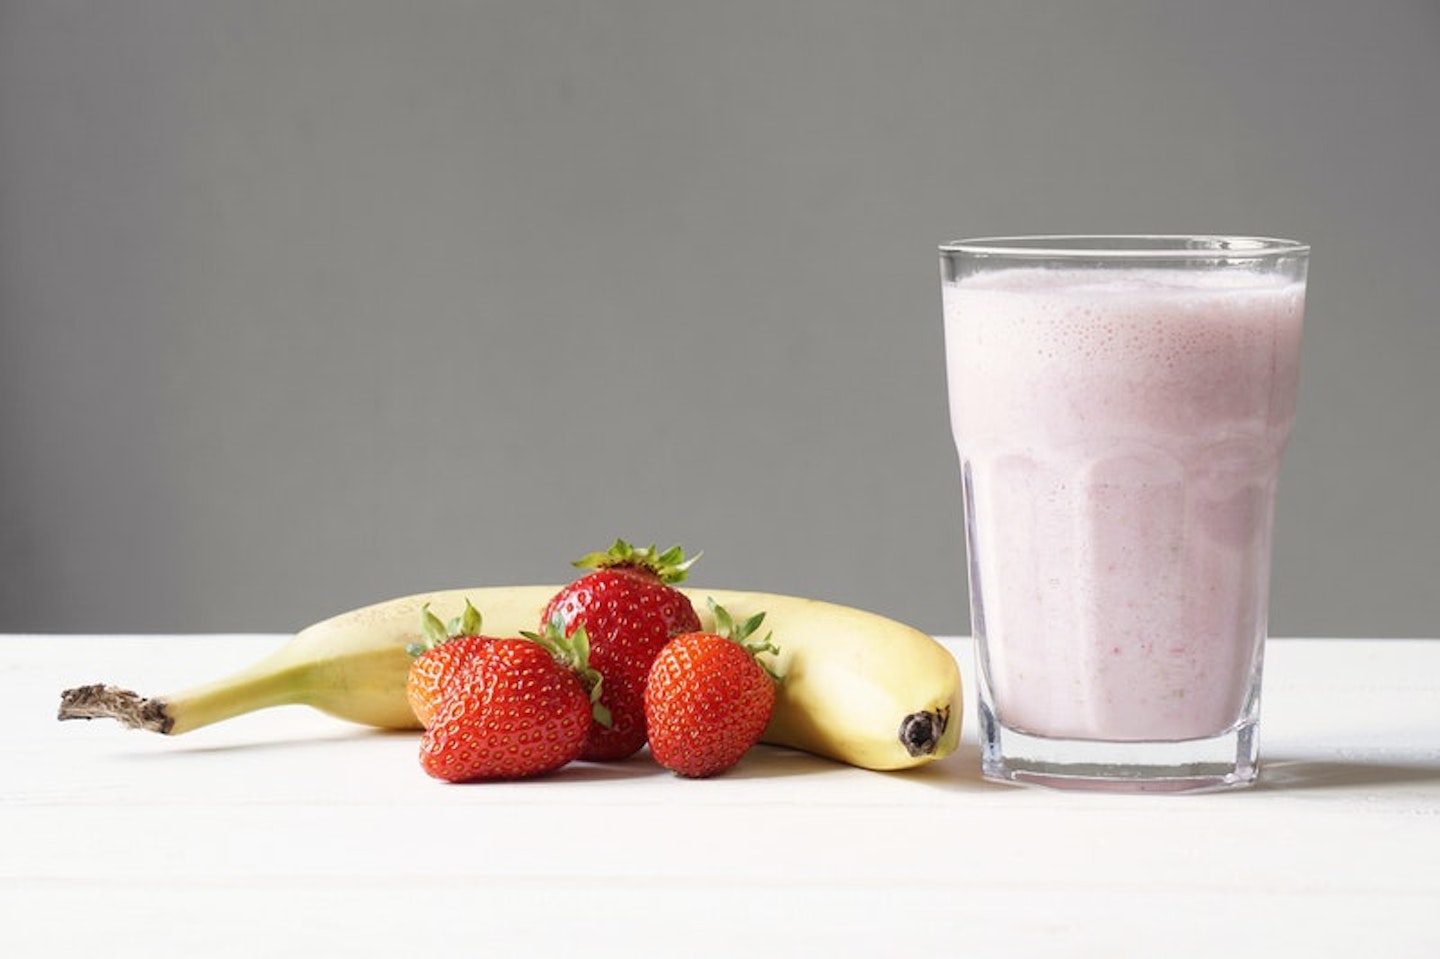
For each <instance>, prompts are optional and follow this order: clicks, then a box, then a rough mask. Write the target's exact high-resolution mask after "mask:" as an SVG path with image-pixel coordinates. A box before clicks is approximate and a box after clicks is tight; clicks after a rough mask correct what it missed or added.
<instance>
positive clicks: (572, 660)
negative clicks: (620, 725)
mask: <svg viewBox="0 0 1440 959" xmlns="http://www.w3.org/2000/svg"><path fill="white" fill-rule="evenodd" d="M520 635H521V636H523V637H525V638H526V639H528V640H530V641H531V642H534V643H539V644H540V645H541V646H544V647H545V650H546V651H547V652H548V653H549V654H550V655H551V656H553V657H554V658H555V661H556V662H558V663H559V664H560V665H562V666H565V667H568V668H569V669H572V670H574V672H575V675H576V676H577V677H578V678H579V680H580V685H581V686H582V687H583V688H584V689H585V692H586V693H587V694H588V695H589V697H590V715H591V716H592V717H594V719H595V721H596V722H597V723H599V724H600V725H601V726H603V727H605V728H606V729H609V728H610V727H611V726H612V725H613V720H612V719H611V716H610V709H609V708H608V707H607V706H606V705H605V704H604V703H602V702H601V701H600V690H601V688H602V687H603V686H604V685H605V680H604V677H602V676H601V675H600V670H598V669H596V668H595V667H594V666H591V665H590V636H589V634H588V633H586V632H585V627H584V626H576V627H575V631H574V632H573V633H571V634H570V635H569V636H566V635H565V620H564V618H563V617H561V616H558V615H557V616H555V617H554V618H553V619H551V620H550V622H548V623H546V624H545V629H544V631H543V632H539V633H529V632H522V633H521V634H520Z"/></svg>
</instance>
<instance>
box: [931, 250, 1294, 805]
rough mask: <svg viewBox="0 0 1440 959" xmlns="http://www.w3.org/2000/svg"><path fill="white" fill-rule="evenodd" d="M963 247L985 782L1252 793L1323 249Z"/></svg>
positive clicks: (952, 297)
mask: <svg viewBox="0 0 1440 959" xmlns="http://www.w3.org/2000/svg"><path fill="white" fill-rule="evenodd" d="M940 259H941V273H942V277H941V279H942V296H943V305H944V323H945V342H946V354H947V377H948V382H949V395H950V420H951V426H952V429H953V431H954V436H955V446H956V450H957V452H958V454H959V460H960V475H961V487H962V498H963V504H964V511H965V528H966V545H967V556H968V561H969V586H970V601H971V619H972V630H973V633H974V637H975V646H976V671H977V679H978V687H979V690H978V691H979V697H978V698H979V726H980V732H979V735H980V739H981V750H982V752H981V756H982V760H981V761H982V771H983V774H984V775H985V777H987V778H989V779H995V780H1002V781H1009V782H1021V783H1038V784H1044V785H1050V786H1056V787H1068V788H1088V789H1101V790H1116V791H1135V790H1171V791H1185V790H1197V789H1217V788H1225V787H1233V786H1243V785H1247V784H1249V783H1251V782H1252V781H1253V780H1254V779H1255V776H1256V772H1257V768H1258V766H1257V763H1258V737H1257V733H1258V724H1259V716H1260V691H1261V682H1260V680H1261V671H1262V663H1263V658H1264V641H1265V635H1266V628H1267V617H1268V609H1269V584H1270V562H1271V539H1272V525H1273V524H1272V518H1273V515H1274V506H1275V489H1276V481H1277V474H1278V471H1279V467H1280V459H1281V454H1282V452H1283V451H1284V448H1285V445H1286V442H1287V439H1288V437H1289V435H1290V429H1291V424H1292V423H1293V421H1294V417H1295V398H1296V381H1297V376H1298V368H1299V354H1300V337H1301V327H1302V317H1303V313H1304V305H1305V282H1306V271H1307V268H1308V261H1309V247H1307V246H1306V245H1304V244H1302V243H1297V242H1295V241H1292V240H1281V239H1270V238H1261V237H1224V236H1031V237H992V238H984V239H974V240H965V241H960V242H955V243H950V244H946V245H944V246H942V247H941V248H940Z"/></svg>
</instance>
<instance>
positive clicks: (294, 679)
mask: <svg viewBox="0 0 1440 959" xmlns="http://www.w3.org/2000/svg"><path fill="white" fill-rule="evenodd" d="M558 589H559V587H557V586H489V587H477V588H474V589H452V590H441V591H438V592H430V593H418V594H415V595H412V596H404V597H400V598H398V599H392V600H388V601H386V602H382V603H376V604H374V605H371V606H364V607H361V608H359V609H355V610H351V611H349V612H346V613H341V614H340V615H338V616H334V617H331V618H330V619H326V620H322V621H321V622H318V623H316V624H314V625H312V626H309V627H306V628H305V629H303V630H301V631H300V632H298V633H296V634H295V635H294V636H293V637H292V638H291V639H290V640H288V641H287V642H286V643H284V644H283V645H282V646H281V647H280V648H278V649H277V650H275V651H274V652H273V653H271V654H270V655H268V656H266V657H265V658H263V659H261V660H260V661H259V662H257V663H255V664H254V665H252V666H250V667H248V668H246V669H243V670H241V671H240V672H238V673H235V674H233V675H231V676H228V677H225V678H222V679H219V680H217V681H215V682H210V683H206V684H203V685H200V686H195V687H192V688H190V689H186V690H182V691H179V692H176V693H173V694H170V695H166V696H161V697H156V698H146V697H141V696H139V695H137V694H135V693H133V692H130V691H129V690H124V689H118V688H116V687H114V686H107V685H92V686H81V687H78V688H75V689H70V690H66V691H65V692H64V693H63V694H62V695H61V705H60V712H59V718H60V719H95V718H102V717H103V718H112V719H117V720H120V721H121V722H123V723H125V724H126V725H128V726H131V727H134V728H139V729H147V730H151V731H154V732H159V733H165V734H168V735H178V734H180V733H184V732H189V731H190V730H193V729H198V728H200V727H202V726H206V725H209V724H211V723H215V722H219V721H221V720H224V719H229V718H231V717H233V716H238V715H241V714H243V713H247V712H252V711H254V710H257V709H264V708H267V707H271V706H280V705H288V704H303V705H308V706H312V707H314V708H316V709H319V710H321V711H322V712H325V713H328V714H330V715H332V716H336V717H338V718H341V719H345V720H349V721H351V722H356V723H361V724H364V725H369V726H378V727H381V728H387V729H411V728H418V726H419V724H418V723H417V722H416V720H415V717H414V715H413V713H411V711H410V706H409V703H408V702H407V700H406V698H405V680H406V676H407V675H408V672H409V668H410V662H411V657H410V654H409V653H408V652H407V650H406V647H407V646H409V645H410V644H411V643H414V642H416V641H418V640H419V639H420V622H421V610H422V609H423V608H424V607H425V606H427V605H428V606H429V607H430V609H431V611H432V612H433V613H435V615H436V616H438V617H439V618H440V619H442V620H449V619H450V618H451V617H454V616H458V615H459V614H460V613H461V612H462V610H463V609H464V606H465V602H466V601H467V600H468V601H469V602H470V603H472V604H473V605H474V606H475V607H476V608H477V609H479V610H480V612H481V614H482V615H483V617H484V626H483V628H484V632H485V633H486V634H487V635H496V636H509V635H516V634H517V633H519V632H520V631H521V630H533V629H535V628H536V626H537V625H538V623H539V620H540V615H541V611H542V610H543V609H544V607H545V604H546V603H547V602H548V601H549V599H550V597H552V596H553V595H555V592H556V591H557V590H558ZM683 592H684V593H686V595H688V596H689V597H690V600H691V602H692V603H693V604H694V606H695V609H696V611H697V612H698V613H699V614H700V617H701V622H702V625H703V626H704V627H705V628H706V629H712V628H714V620H713V614H712V613H711V612H710V610H709V603H708V600H709V599H712V598H713V599H714V600H715V602H717V603H718V604H719V605H721V606H723V607H724V608H725V609H726V610H727V611H729V612H730V614H731V616H732V617H734V618H735V619H736V620H737V621H743V620H744V619H747V618H749V617H750V616H752V615H754V614H755V613H758V612H764V613H765V614H766V615H765V623H764V628H766V629H769V630H770V631H771V633H772V635H773V637H774V640H773V641H774V643H775V645H776V646H777V647H779V652H778V653H774V654H772V653H766V654H763V655H765V656H766V657H768V662H767V665H769V666H770V667H771V668H772V669H773V670H774V671H775V672H776V673H777V674H779V675H780V676H781V677H782V681H781V683H780V686H779V688H778V690H777V694H776V700H775V710H774V712H773V714H772V716H771V720H770V725H769V726H768V727H767V728H766V730H765V733H764V735H763V736H762V741H763V742H767V743H771V744H773V745H778V746H787V747H791V748H795V749H800V750H804V751H806V752H811V753H815V754H817V755H821V756H826V757H828V758H831V759H835V760H838V761H840V762H844V763H849V764H850V765H854V766H860V767H863V768H866V769H879V770H890V769H904V768H908V767H912V766H918V765H921V764H923V763H926V762H930V761H932V760H935V759H940V758H943V757H944V756H947V755H949V754H950V753H951V752H953V751H954V750H955V747H956V745H957V744H958V742H959V738H960V726H961V711H962V701H961V686H960V673H959V669H958V667H957V665H956V663H955V659H954V657H953V656H951V655H950V653H949V651H948V650H946V649H945V648H944V647H943V646H941V645H940V644H939V643H937V642H936V641H935V640H934V639H932V638H931V637H929V636H927V635H926V634H924V633H922V632H920V631H918V630H915V629H912V628H911V627H909V626H906V625H905V624H903V623H899V622H896V621H895V620H891V619H887V618H885V617H882V616H878V615H876V614H874V613H869V612H866V611H864V610H859V609H854V608H851V607H848V606H840V605H836V604H833V603H825V602H820V601H818V600H812V599H803V598H801V597H797V596H782V595H779V594H775V593H756V592H742V591H736V590H724V589H716V590H704V589H694V588H685V589H684V590H683Z"/></svg>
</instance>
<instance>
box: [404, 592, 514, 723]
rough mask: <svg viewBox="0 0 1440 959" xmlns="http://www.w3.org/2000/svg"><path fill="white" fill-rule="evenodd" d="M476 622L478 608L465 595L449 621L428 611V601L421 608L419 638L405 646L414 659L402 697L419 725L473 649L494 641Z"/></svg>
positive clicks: (423, 721) (432, 710)
mask: <svg viewBox="0 0 1440 959" xmlns="http://www.w3.org/2000/svg"><path fill="white" fill-rule="evenodd" d="M480 622H481V620H480V613H479V611H477V610H476V609H475V607H474V606H471V605H470V601H469V600H468V599H467V600H466V601H465V612H464V613H463V614H462V615H460V616H457V617H455V618H454V619H452V620H451V621H450V623H449V625H446V624H444V623H442V622H440V619H439V617H437V616H436V615H435V614H434V613H432V612H430V606H429V604H426V606H425V608H424V609H423V610H421V613H420V624H421V626H420V630H421V637H422V638H421V641H420V642H418V643H412V644H411V645H410V647H409V652H410V655H412V656H414V657H415V660H414V662H412V663H411V664H410V673H409V675H408V676H407V677H406V680H405V698H406V699H408V700H409V701H410V710H411V712H413V713H414V714H415V718H416V719H418V720H419V721H420V725H422V726H429V725H430V719H431V717H432V716H433V715H434V713H435V706H436V704H437V703H439V702H440V700H441V698H442V697H443V696H444V694H445V691H446V690H447V689H448V688H449V686H450V683H451V682H453V681H454V678H455V675H456V674H457V673H459V672H460V671H461V670H462V668H463V667H464V666H465V664H466V663H467V662H468V661H469V659H470V657H471V656H473V655H474V653H475V651H476V649H478V648H479V647H481V646H483V645H485V644H486V643H490V642H493V641H494V637H491V636H481V635H480Z"/></svg>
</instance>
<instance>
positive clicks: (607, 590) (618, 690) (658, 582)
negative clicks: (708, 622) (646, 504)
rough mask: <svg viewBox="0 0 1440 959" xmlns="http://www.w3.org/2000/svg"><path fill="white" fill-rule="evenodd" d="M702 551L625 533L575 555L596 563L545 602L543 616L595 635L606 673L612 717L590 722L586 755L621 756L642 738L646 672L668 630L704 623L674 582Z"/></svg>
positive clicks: (596, 658) (594, 657)
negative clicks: (641, 544)
mask: <svg viewBox="0 0 1440 959" xmlns="http://www.w3.org/2000/svg"><path fill="white" fill-rule="evenodd" d="M699 558H700V557H699V555H698V554H697V555H696V556H693V557H691V558H690V559H688V560H687V559H686V558H685V553H684V551H683V550H681V548H680V547H679V546H673V547H671V548H670V549H667V550H665V551H664V552H663V553H657V552H656V550H655V547H654V546H650V547H648V548H643V549H637V548H635V547H633V546H631V545H630V544H629V543H627V542H625V541H624V540H616V541H615V545H614V546H612V547H610V549H609V551H608V552H605V553H591V554H590V555H588V556H585V557H583V558H582V559H579V560H577V561H576V562H575V565H576V566H579V567H581V568H582V569H594V570H595V572H593V573H587V574H586V575H584V576H581V577H580V578H579V579H577V580H575V581H574V582H572V583H571V584H570V585H568V586H566V587H565V588H564V589H562V590H560V592H559V593H557V594H555V596H554V597H553V598H552V599H551V600H550V602H549V603H548V604H547V605H546V607H545V611H544V613H543V614H542V616H541V620H540V621H541V624H542V625H543V624H546V623H557V624H558V625H559V627H560V628H561V631H562V632H569V631H570V630H572V629H574V628H575V627H576V626H579V625H583V626H584V627H585V630H586V632H588V633H589V635H590V662H591V664H592V665H593V666H594V667H595V668H596V669H597V670H599V671H600V673H601V674H602V675H604V677H605V692H604V695H603V697H602V700H603V702H604V703H605V705H606V706H608V707H609V709H610V715H611V717H612V719H613V724H612V725H611V726H610V728H608V729H606V728H604V727H602V726H600V725H598V724H597V725H593V726H592V727H591V729H590V736H589V738H588V740H587V741H586V743H585V749H584V751H583V752H582V753H581V758H582V759H588V760H599V761H604V760H615V759H624V758H625V757H627V756H631V755H633V754H635V753H637V752H639V751H640V748H641V747H642V746H644V745H645V678H646V677H647V676H648V675H649V674H650V664H651V663H653V662H654V661H655V657H656V656H657V655H659V653H660V650H661V649H663V648H664V647H665V644H666V643H668V642H669V641H670V639H671V637H673V636H676V635H679V634H680V633H688V632H693V631H695V630H698V629H699V628H700V617H699V616H697V615H695V607H694V606H692V605H691V604H690V600H689V598H688V597H686V596H685V594H684V593H682V592H680V591H679V590H678V589H675V588H674V587H673V586H672V585H670V584H673V583H678V582H681V581H682V580H684V579H685V576H686V574H687V573H688V571H689V568H690V566H691V564H693V563H694V562H695V560H697V559H699Z"/></svg>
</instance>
